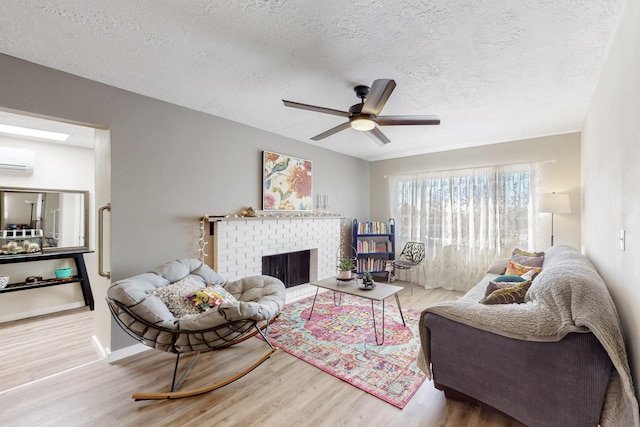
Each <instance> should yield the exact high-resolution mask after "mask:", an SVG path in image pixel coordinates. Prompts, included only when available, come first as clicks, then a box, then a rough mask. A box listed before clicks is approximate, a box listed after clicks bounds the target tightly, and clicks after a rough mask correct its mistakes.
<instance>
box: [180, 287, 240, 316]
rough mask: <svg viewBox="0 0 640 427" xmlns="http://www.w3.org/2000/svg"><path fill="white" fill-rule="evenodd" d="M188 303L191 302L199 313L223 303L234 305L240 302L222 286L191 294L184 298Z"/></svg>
mask: <svg viewBox="0 0 640 427" xmlns="http://www.w3.org/2000/svg"><path fill="white" fill-rule="evenodd" d="M184 299H185V300H186V301H190V302H191V304H192V305H193V306H194V307H196V308H197V309H198V310H199V311H201V312H202V311H207V310H209V309H211V308H214V307H217V306H219V305H220V304H222V303H223V302H228V303H231V304H234V303H236V302H238V300H237V299H235V297H234V296H233V295H231V294H230V293H229V291H227V290H226V289H225V288H223V287H222V286H220V285H211V286H209V287H206V288H204V289H200V290H198V291H196V292H193V293H190V294H189V295H186V296H185V297H184Z"/></svg>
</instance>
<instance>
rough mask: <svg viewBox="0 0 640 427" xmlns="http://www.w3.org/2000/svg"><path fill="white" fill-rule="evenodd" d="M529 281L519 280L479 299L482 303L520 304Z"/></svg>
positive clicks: (529, 283)
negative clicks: (519, 281)
mask: <svg viewBox="0 0 640 427" xmlns="http://www.w3.org/2000/svg"><path fill="white" fill-rule="evenodd" d="M530 286H531V282H529V281H527V282H521V283H518V284H517V285H514V286H509V287H508V288H502V289H497V290H495V291H493V292H491V294H489V295H488V296H487V297H486V298H484V299H483V300H482V301H480V302H481V303H482V304H514V303H515V304H522V303H523V302H524V297H525V295H526V294H527V291H528V290H529V287H530Z"/></svg>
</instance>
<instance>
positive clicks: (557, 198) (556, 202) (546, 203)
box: [540, 193, 571, 246]
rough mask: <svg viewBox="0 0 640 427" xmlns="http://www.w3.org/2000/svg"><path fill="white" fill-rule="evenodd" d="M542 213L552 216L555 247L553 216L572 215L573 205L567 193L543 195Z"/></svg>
mask: <svg viewBox="0 0 640 427" xmlns="http://www.w3.org/2000/svg"><path fill="white" fill-rule="evenodd" d="M540 213H550V214H551V246H553V214H570V213H571V205H570V203H569V195H568V194H566V193H560V194H558V193H547V194H542V197H541V199H540Z"/></svg>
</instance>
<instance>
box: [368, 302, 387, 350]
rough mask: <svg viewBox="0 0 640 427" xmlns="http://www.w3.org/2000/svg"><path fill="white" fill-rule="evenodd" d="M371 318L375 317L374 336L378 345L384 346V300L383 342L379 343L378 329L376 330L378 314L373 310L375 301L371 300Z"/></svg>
mask: <svg viewBox="0 0 640 427" xmlns="http://www.w3.org/2000/svg"><path fill="white" fill-rule="evenodd" d="M371 317H373V335H374V336H375V338H376V344H378V345H382V344H384V300H382V341H381V342H378V329H377V328H376V312H375V311H374V309H373V300H371Z"/></svg>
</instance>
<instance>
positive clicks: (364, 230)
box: [358, 222, 391, 234]
mask: <svg viewBox="0 0 640 427" xmlns="http://www.w3.org/2000/svg"><path fill="white" fill-rule="evenodd" d="M358 234H391V225H390V224H389V223H388V222H359V223H358Z"/></svg>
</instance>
